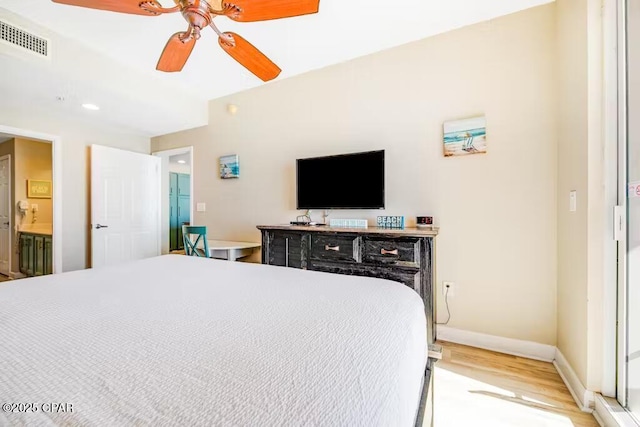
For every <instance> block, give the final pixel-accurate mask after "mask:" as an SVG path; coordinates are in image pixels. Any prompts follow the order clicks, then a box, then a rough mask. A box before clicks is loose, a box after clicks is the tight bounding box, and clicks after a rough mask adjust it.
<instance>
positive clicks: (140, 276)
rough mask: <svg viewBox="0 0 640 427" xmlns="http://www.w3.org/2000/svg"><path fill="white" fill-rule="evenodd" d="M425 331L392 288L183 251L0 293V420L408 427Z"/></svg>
mask: <svg viewBox="0 0 640 427" xmlns="http://www.w3.org/2000/svg"><path fill="white" fill-rule="evenodd" d="M425 325H426V322H425V313H424V306H423V303H422V300H421V298H420V297H419V296H418V294H417V293H415V292H414V291H413V290H411V289H409V288H408V287H406V286H403V285H401V284H399V283H396V282H391V281H387V280H381V279H371V278H363V277H354V276H343V275H334V274H329V273H321V272H310V271H301V270H295V269H289V268H279V267H272V266H266V265H259V264H249V263H232V262H227V261H220V260H213V259H204V258H196V257H185V256H180V255H165V256H160V257H155V258H150V259H145V260H140V261H135V262H131V263H126V264H121V265H117V266H113V267H105V268H101V269H95V270H83V271H77V272H69V273H63V274H59V275H53V276H44V277H38V278H32V279H26V280H22V281H14V282H8V283H2V284H0V404H3V405H2V411H0V425H1V426H4V425H10V426H13V425H15V426H27V425H28V426H107V425H108V426H119V425H123V426H124V425H133V426H177V425H185V426H186V425H189V426H196V425H207V426H208V425H216V426H218V425H219V426H253V425H255V426H288V425H292V426H293V425H295V426H298V425H318V426H320V425H323V426H358V425H361V426H396V425H397V426H410V425H414V424H415V422H416V417H417V413H418V408H419V406H420V400H421V395H424V393H422V390H423V389H424V387H423V379H424V374H425V367H426V364H427V339H426V338H427V337H426V326H425ZM7 404H9V405H10V406H7ZM20 405H22V406H20Z"/></svg>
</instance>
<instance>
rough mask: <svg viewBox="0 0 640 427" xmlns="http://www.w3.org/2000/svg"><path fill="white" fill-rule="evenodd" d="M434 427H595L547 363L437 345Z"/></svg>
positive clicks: (490, 352) (470, 348) (469, 348)
mask: <svg viewBox="0 0 640 427" xmlns="http://www.w3.org/2000/svg"><path fill="white" fill-rule="evenodd" d="M439 344H442V346H443V358H442V360H441V361H439V362H438V363H436V368H435V371H434V374H435V377H434V381H435V382H434V399H435V402H434V416H435V422H434V425H435V427H466V426H491V427H547V426H548V427H556V426H557V427H565V426H566V427H571V426H574V427H592V426H593V427H597V426H598V423H597V422H596V420H595V418H593V416H592V415H591V414H587V413H584V412H581V411H580V410H579V409H578V406H577V405H576V403H575V401H574V400H573V398H572V397H571V394H570V393H569V390H568V389H567V387H566V386H565V385H564V383H563V382H562V379H561V378H560V375H558V372H557V371H556V369H555V368H554V366H553V365H552V364H551V363H546V362H539V361H536V360H530V359H525V358H522V357H516V356H510V355H506V354H501V353H495V352H492V351H487V350H481V349H477V348H472V347H466V346H463V345H459V344H452V343H447V342H440V343H439Z"/></svg>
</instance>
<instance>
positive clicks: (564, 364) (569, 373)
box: [553, 349, 595, 413]
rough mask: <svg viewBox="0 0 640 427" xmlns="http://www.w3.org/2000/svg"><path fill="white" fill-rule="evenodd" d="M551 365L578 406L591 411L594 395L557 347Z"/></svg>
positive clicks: (585, 410)
mask: <svg viewBox="0 0 640 427" xmlns="http://www.w3.org/2000/svg"><path fill="white" fill-rule="evenodd" d="M553 366H555V367H556V370H557V371H558V373H559V374H560V377H561V378H562V381H564V383H565V384H566V386H567V388H568V389H569V392H570V393H571V396H573V400H575V401H576V403H577V404H578V407H579V408H580V409H581V410H582V411H584V412H589V413H591V412H593V406H594V404H595V402H594V401H595V395H594V393H593V392H592V391H591V390H587V388H586V387H585V386H584V385H582V381H580V378H578V375H577V374H576V372H575V371H574V370H573V368H572V367H571V365H570V364H569V361H567V358H566V357H564V355H563V354H562V352H561V351H560V350H559V349H558V350H557V351H556V358H555V360H554V361H553Z"/></svg>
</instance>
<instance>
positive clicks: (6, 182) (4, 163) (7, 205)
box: [0, 155, 11, 276]
mask: <svg viewBox="0 0 640 427" xmlns="http://www.w3.org/2000/svg"><path fill="white" fill-rule="evenodd" d="M10 271H11V156H9V155H6V156H2V157H0V273H1V274H4V275H6V276H8V275H9V273H10Z"/></svg>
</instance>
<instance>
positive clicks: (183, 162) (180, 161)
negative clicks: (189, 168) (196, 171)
mask: <svg viewBox="0 0 640 427" xmlns="http://www.w3.org/2000/svg"><path fill="white" fill-rule="evenodd" d="M178 163H180V164H181V165H184V164H185V163H187V162H185V161H184V160H178Z"/></svg>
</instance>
